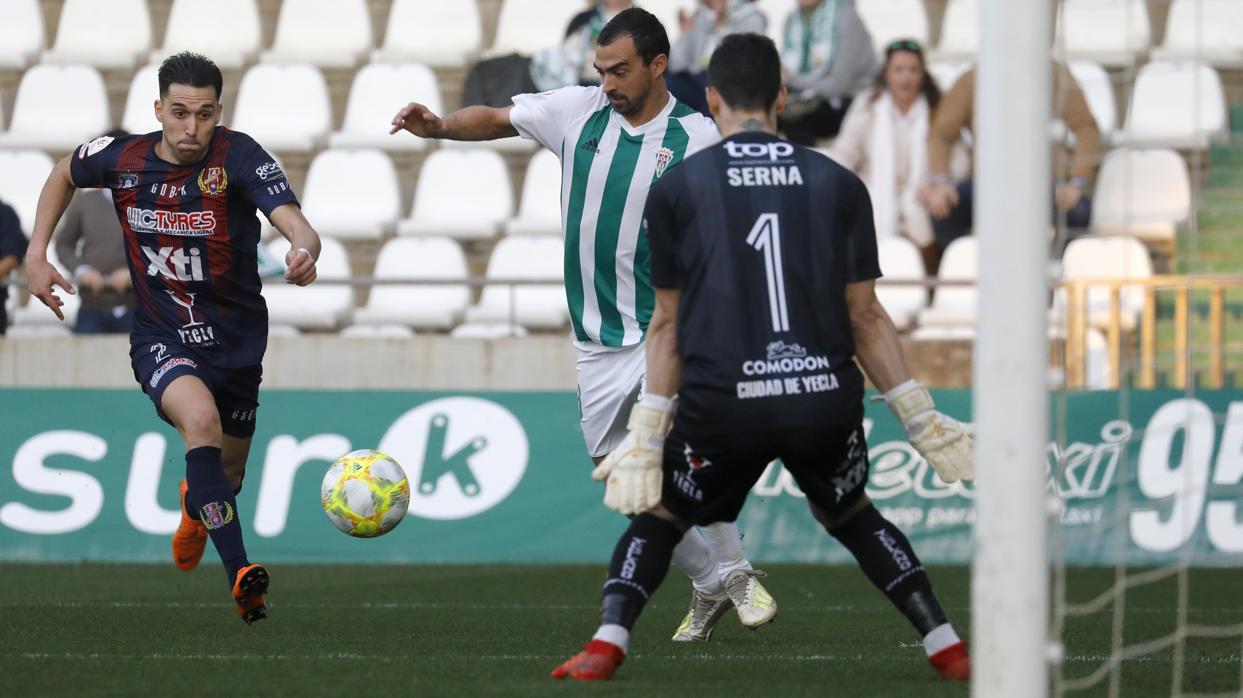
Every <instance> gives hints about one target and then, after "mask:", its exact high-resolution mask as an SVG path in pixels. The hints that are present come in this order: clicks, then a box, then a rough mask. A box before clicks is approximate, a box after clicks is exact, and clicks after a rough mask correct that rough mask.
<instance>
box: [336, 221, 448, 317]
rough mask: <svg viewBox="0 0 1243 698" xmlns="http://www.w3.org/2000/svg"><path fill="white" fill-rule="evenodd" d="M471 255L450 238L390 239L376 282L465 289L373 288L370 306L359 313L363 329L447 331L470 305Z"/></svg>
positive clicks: (382, 252) (378, 263)
mask: <svg viewBox="0 0 1243 698" xmlns="http://www.w3.org/2000/svg"><path fill="white" fill-rule="evenodd" d="M468 276H469V271H468V270H467V268H466V255H465V253H463V252H462V248H461V246H459V245H458V244H457V243H456V242H454V241H453V240H450V239H449V238H445V237H418V238H397V239H394V240H389V241H388V242H387V243H385V244H384V247H383V248H382V249H381V250H380V255H379V256H378V257H377V258H376V265H375V278H376V279H377V280H381V279H383V280H393V279H403V280H405V279H409V280H411V281H427V280H434V281H443V280H449V281H461V282H462V283H461V284H452V285H448V284H420V283H411V284H401V285H388V284H384V285H376V286H372V287H371V296H370V297H369V298H368V299H367V305H366V306H364V307H362V308H359V309H358V310H356V311H354V322H355V324H359V325H380V324H398V325H410V326H413V327H429V328H435V329H442V330H447V329H449V328H450V327H452V326H453V324H454V323H455V322H457V321H458V319H459V318H460V317H461V315H462V311H463V310H465V309H466V306H467V304H468V303H470V287H469V286H468V285H467V284H466V280H467V277H468Z"/></svg>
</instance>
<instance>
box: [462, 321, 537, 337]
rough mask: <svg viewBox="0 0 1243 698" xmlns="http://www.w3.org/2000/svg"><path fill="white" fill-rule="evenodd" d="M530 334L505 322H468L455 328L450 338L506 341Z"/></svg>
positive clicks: (522, 328) (518, 326) (524, 329)
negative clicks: (509, 338)
mask: <svg viewBox="0 0 1243 698" xmlns="http://www.w3.org/2000/svg"><path fill="white" fill-rule="evenodd" d="M529 334H530V333H529V332H527V328H525V327H523V326H521V325H510V324H508V323H504V322H468V323H466V324H465V325H458V326H457V327H455V328H453V331H452V332H450V333H449V336H450V337H452V338H454V339H505V338H507V337H526V336H528V335H529Z"/></svg>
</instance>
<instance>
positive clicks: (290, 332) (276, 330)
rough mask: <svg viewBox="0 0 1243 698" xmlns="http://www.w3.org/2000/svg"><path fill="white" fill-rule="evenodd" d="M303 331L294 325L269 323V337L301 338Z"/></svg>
mask: <svg viewBox="0 0 1243 698" xmlns="http://www.w3.org/2000/svg"><path fill="white" fill-rule="evenodd" d="M301 336H302V330H300V329H298V328H297V327H296V326H294V325H286V324H283V323H277V324H272V323H268V337H269V338H271V337H301Z"/></svg>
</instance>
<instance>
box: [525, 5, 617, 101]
mask: <svg viewBox="0 0 1243 698" xmlns="http://www.w3.org/2000/svg"><path fill="white" fill-rule="evenodd" d="M632 5H634V2H632V0H598V2H596V3H594V6H593V7H591V8H590V9H587V10H584V11H582V12H580V13H578V14H577V15H575V16H574V18H573V19H571V20H570V25H569V27H568V28H566V31H565V41H563V42H562V43H561V45H560V46H554V47H552V48H547V49H544V50H543V51H540V52H539V53H537V54H535V55H534V56H532V57H531V80H532V82H534V83H535V88H536V89H537V90H538V91H540V92H546V91H548V90H555V89H557V88H560V87H569V86H570V85H599V84H600V76H599V75H597V74H596V69H595V68H594V67H593V65H592V61H594V60H595V56H596V39H597V38H598V37H599V36H600V30H601V29H604V25H606V24H608V23H609V20H610V19H613V18H614V17H616V16H617V13H619V12H621V11H622V10H624V9H626V8H628V7H630V6H632Z"/></svg>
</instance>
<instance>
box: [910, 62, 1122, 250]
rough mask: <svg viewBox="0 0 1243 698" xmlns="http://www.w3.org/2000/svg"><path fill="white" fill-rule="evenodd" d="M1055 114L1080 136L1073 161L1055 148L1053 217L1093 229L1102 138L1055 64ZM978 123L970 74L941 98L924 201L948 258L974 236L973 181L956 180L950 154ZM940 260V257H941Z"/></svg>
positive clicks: (1068, 79) (1064, 73) (1062, 69)
mask: <svg viewBox="0 0 1243 698" xmlns="http://www.w3.org/2000/svg"><path fill="white" fill-rule="evenodd" d="M1053 110H1054V114H1055V115H1057V116H1058V117H1060V118H1061V119H1062V120H1063V121H1064V122H1065V123H1066V126H1067V128H1068V129H1069V130H1070V131H1071V132H1072V133H1073V134H1074V136H1075V146H1074V152H1073V154H1072V155H1071V157H1069V158H1068V157H1067V150H1066V148H1065V147H1063V145H1062V144H1056V145H1055V146H1054V153H1053V172H1054V177H1056V178H1057V179H1058V180H1059V183H1058V184H1057V186H1056V188H1055V190H1054V196H1053V214H1054V217H1055V218H1056V217H1057V216H1061V215H1064V216H1065V217H1066V226H1067V227H1068V228H1070V229H1072V230H1081V229H1084V228H1087V226H1088V224H1089V222H1090V221H1091V217H1092V201H1091V198H1090V197H1089V195H1088V186H1089V184H1090V182H1091V180H1092V177H1093V176H1094V175H1095V173H1096V166H1097V164H1098V163H1099V162H1100V147H1101V132H1100V129H1099V128H1098V127H1097V125H1096V119H1094V118H1093V117H1092V112H1091V110H1089V109H1088V102H1087V100H1086V99H1085V98H1084V96H1083V90H1082V89H1080V88H1079V84H1078V83H1076V82H1075V78H1074V77H1073V76H1072V75H1071V74H1070V71H1069V70H1067V69H1066V67H1065V66H1063V65H1061V64H1059V63H1054V64H1053ZM974 119H975V69H974V68H972V69H971V70H969V71H967V72H966V73H965V74H964V75H963V76H962V77H960V78H959V79H958V82H956V83H954V86H953V87H952V88H950V90H949V92H947V93H945V95H944V96H943V97H942V98H941V101H940V103H938V105H937V107H936V110H935V111H934V112H933V114H932V125H931V127H930V128H929V132H928V179H927V181H926V182H925V184H924V185H923V188H922V191H921V198H922V200H923V202H924V205H925V206H926V207H927V208H928V211H929V212H930V213H931V214H932V227H933V230H934V233H935V237H936V247H937V250H938V253H939V252H944V251H945V248H946V247H948V246H949V244H950V243H951V242H953V241H954V240H955V239H957V238H960V237H963V236H965V235H970V234H971V223H972V194H973V186H972V184H973V180H972V179H970V178H968V179H966V180H963V181H961V182H958V183H957V184H955V182H954V180H953V178H952V177H951V175H950V152H951V150H952V148H953V146H954V144H955V143H956V142H958V141H959V140H960V138H961V136H962V133H963V130H964V129H970V128H971V124H972V122H973V120H974ZM938 256H939V255H938Z"/></svg>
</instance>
